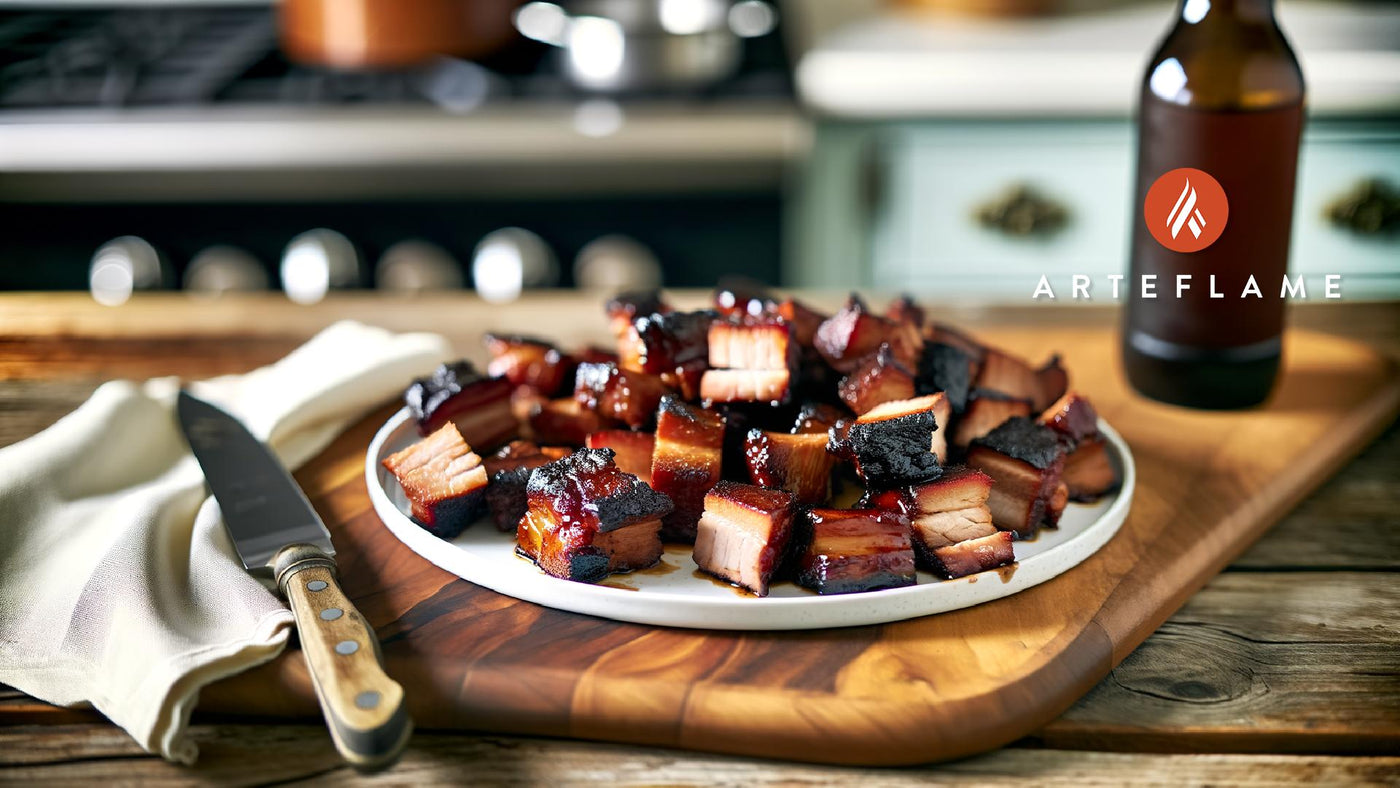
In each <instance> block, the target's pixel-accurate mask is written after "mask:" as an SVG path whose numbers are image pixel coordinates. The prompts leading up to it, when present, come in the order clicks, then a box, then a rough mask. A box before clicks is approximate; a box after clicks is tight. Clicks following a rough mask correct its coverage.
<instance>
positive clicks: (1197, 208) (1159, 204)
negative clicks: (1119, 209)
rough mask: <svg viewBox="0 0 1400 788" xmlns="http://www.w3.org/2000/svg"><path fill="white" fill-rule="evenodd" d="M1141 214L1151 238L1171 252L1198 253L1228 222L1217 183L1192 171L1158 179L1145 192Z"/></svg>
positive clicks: (1226, 205)
mask: <svg viewBox="0 0 1400 788" xmlns="http://www.w3.org/2000/svg"><path fill="white" fill-rule="evenodd" d="M1142 210H1143V220H1144V221H1146V222H1147V228H1148V230H1150V231H1151V232H1152V237H1153V238H1156V239H1157V243H1160V244H1161V245H1163V246H1165V247H1167V248H1168V249H1170V250H1172V251H1173V252H1199V251H1200V250H1202V249H1204V248H1206V247H1207V246H1210V245H1211V244H1213V243H1215V241H1216V239H1217V238H1219V237H1220V233H1221V232H1222V231H1224V229H1225V222H1226V220H1228V219H1229V218H1230V203H1229V201H1228V200H1227V199H1226V198H1225V189H1224V188H1222V187H1221V186H1220V182H1219V181H1217V180H1216V179H1215V178H1212V177H1211V176H1210V174H1209V173H1207V172H1205V171H1204V170H1197V169H1194V168H1192V167H1179V168H1177V169H1175V170H1172V171H1170V172H1168V173H1166V174H1164V175H1163V176H1162V177H1160V178H1158V179H1157V181H1156V182H1155V183H1153V184H1152V188H1150V189H1148V190H1147V200H1146V201H1145V202H1144V204H1143V207H1142Z"/></svg>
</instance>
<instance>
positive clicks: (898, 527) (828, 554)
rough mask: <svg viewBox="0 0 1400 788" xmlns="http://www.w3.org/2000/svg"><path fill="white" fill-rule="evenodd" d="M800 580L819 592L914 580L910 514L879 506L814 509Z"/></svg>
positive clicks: (845, 591) (799, 568)
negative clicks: (881, 509)
mask: <svg viewBox="0 0 1400 788" xmlns="http://www.w3.org/2000/svg"><path fill="white" fill-rule="evenodd" d="M797 582H798V584H800V585H802V586H805V587H807V588H810V589H812V590H814V591H816V592H817V593H819V594H849V593H853V592H858V591H874V590H876V589H880V588H898V587H900V586H911V585H914V582H915V571H914V548H913V545H912V544H911V543H910V541H909V520H908V519H907V518H906V517H905V516H904V515H901V514H897V513H895V512H888V511H880V510H875V509H813V510H811V512H809V513H808V516H807V524H806V533H805V534H804V544H803V549H802V550H801V552H800V553H799V554H798V557H797Z"/></svg>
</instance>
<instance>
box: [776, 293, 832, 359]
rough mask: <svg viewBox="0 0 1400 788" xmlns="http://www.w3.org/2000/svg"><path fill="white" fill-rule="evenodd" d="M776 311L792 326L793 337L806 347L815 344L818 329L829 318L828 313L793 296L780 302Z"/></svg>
mask: <svg viewBox="0 0 1400 788" xmlns="http://www.w3.org/2000/svg"><path fill="white" fill-rule="evenodd" d="M774 311H775V312H776V313H777V314H778V315H779V316H781V317H782V318H783V319H784V320H786V321H787V322H788V325H790V326H792V338H793V339H794V340H796V342H797V344H798V345H800V346H802V347H804V348H810V347H812V346H813V343H814V342H815V341H816V338H817V329H818V328H819V327H820V326H821V324H822V322H823V321H825V320H826V319H827V316H826V315H823V314H822V313H820V312H818V311H816V310H815V309H812V308H811V307H809V306H807V305H806V304H804V303H802V302H801V301H797V300H794V299H791V298H789V299H786V300H784V301H782V302H781V303H779V304H778V305H777V306H776V307H774Z"/></svg>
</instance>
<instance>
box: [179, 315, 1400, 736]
mask: <svg viewBox="0 0 1400 788" xmlns="http://www.w3.org/2000/svg"><path fill="white" fill-rule="evenodd" d="M981 336H982V337H983V338H985V339H986V340H987V341H989V342H991V343H994V344H998V345H1001V346H1004V347H1007V348H1009V349H1012V350H1015V351H1018V352H1020V353H1023V354H1025V355H1027V356H1029V357H1031V358H1033V359H1040V358H1042V357H1044V356H1045V355H1046V354H1048V353H1049V352H1051V351H1056V350H1057V351H1059V352H1061V353H1062V354H1063V355H1064V357H1065V360H1066V364H1067V366H1068V367H1069V369H1070V371H1071V382H1072V386H1073V388H1075V389H1077V390H1079V391H1082V392H1085V393H1087V394H1089V395H1090V397H1091V398H1092V399H1093V400H1094V402H1095V403H1096V404H1097V406H1098V408H1099V411H1100V412H1101V413H1102V414H1103V416H1104V417H1105V418H1107V419H1108V421H1109V422H1110V423H1112V424H1113V425H1114V426H1115V427H1117V429H1118V430H1119V431H1120V432H1121V433H1122V435H1123V437H1124V438H1125V439H1127V441H1128V443H1129V445H1130V446H1132V448H1133V452H1134V455H1135V457H1136V459H1137V464H1138V474H1139V486H1138V491H1137V495H1136V499H1135V500H1134V502H1133V510H1132V513H1131V515H1130V516H1129V518H1128V521H1127V523H1126V524H1125V525H1124V526H1123V528H1122V530H1121V531H1120V532H1119V533H1118V534H1117V536H1115V537H1114V538H1113V540H1111V541H1110V542H1109V543H1108V545H1107V546H1105V547H1104V548H1103V549H1102V550H1101V551H1100V552H1099V553H1097V554H1096V555H1094V556H1093V557H1091V558H1090V559H1089V560H1087V561H1085V562H1084V563H1083V564H1081V565H1080V566H1079V567H1077V568H1075V569H1073V570H1071V571H1069V572H1067V573H1066V574H1064V575H1062V576H1060V577H1058V578H1056V579H1054V580H1052V581H1050V582H1047V583H1045V584H1043V585H1040V586H1037V587H1035V588H1032V589H1030V590H1028V591H1025V592H1023V593H1021V594H1018V595H1015V596H1012V597H1009V598H1006V599H1002V600H999V601H996V602H992V603H989V604H985V605H982V606H979V607H975V608H970V609H966V610H960V611H955V612H951V613H944V614H941V615H936V616H930V617H927V618H923V619H916V620H912V621H905V622H900V623H896V624H886V625H881V626H868V627H854V628H847V629H838V630H826V631H814V632H776V633H754V632H748V633H735V632H705V631H694V630H678V629H665V628H656V627H648V626H640V625H634V624H620V623H614V622H611V621H608V620H604V619H598V618H592V617H588V616H581V615H576V614H572V613H564V612H559V611H555V610H550V609H546V608H542V607H538V606H536V605H533V604H529V603H525V602H519V601H516V600H514V599H511V598H508V597H504V596H501V595H499V594H497V593H495V592H492V591H488V590H486V589H483V588H479V587H476V586H474V585H471V584H469V583H467V582H465V581H462V580H459V579H457V578H455V577H454V576H451V575H449V574H447V573H445V572H443V571H441V570H439V569H437V568H435V567H433V566H432V565H430V564H429V563H427V562H426V561H424V560H422V559H420V558H418V557H417V556H416V555H414V554H413V553H412V552H410V551H409V550H408V548H406V547H404V546H403V545H401V544H400V543H398V542H397V541H396V540H395V539H394V538H393V536H392V535H391V534H390V533H389V532H388V530H387V529H385V528H384V527H383V525H382V524H381V523H380V522H379V521H378V519H377V518H376V516H375V514H374V513H373V511H371V509H370V502H369V499H368V497H367V495H366V492H365V483H364V475H363V469H364V452H365V448H366V446H367V445H368V443H369V440H370V438H371V436H372V435H373V434H374V432H375V430H376V429H377V428H378V426H379V425H380V424H381V423H382V422H383V420H384V419H385V418H387V417H388V416H389V414H391V413H392V412H393V411H394V410H395V409H396V408H397V404H392V405H389V404H386V406H385V408H383V409H382V410H380V411H379V412H378V413H376V414H374V415H373V416H371V417H370V418H369V419H367V420H366V421H365V422H363V423H362V424H360V425H358V426H356V427H355V428H353V429H351V430H350V431H349V432H347V433H346V434H345V435H344V436H342V437H341V438H340V439H339V440H337V441H336V443H335V444H334V445H332V446H331V447H330V448H328V449H327V450H326V452H325V453H324V454H323V455H322V456H321V457H319V458H318V459H316V460H315V461H313V462H312V463H311V464H310V465H308V466H307V467H306V468H304V469H303V470H302V471H301V472H299V473H298V474H297V478H298V480H299V481H300V482H301V483H302V484H303V486H304V487H305V488H306V491H307V493H308V495H309V496H310V498H311V500H312V502H313V503H314V504H315V506H316V508H317V509H318V510H319V511H320V512H321V513H322V515H323V516H324V518H325V520H326V522H327V523H328V524H329V525H330V528H331V533H332V535H333V537H334V540H335V545H336V549H337V550H338V551H339V553H340V566H341V573H342V576H343V580H344V585H345V587H346V590H347V592H348V593H349V594H350V595H351V597H352V598H353V599H354V600H355V602H356V604H357V605H358V606H359V607H360V610H361V611H362V612H364V614H365V615H366V616H367V617H368V619H369V620H370V622H371V623H372V624H373V625H374V626H375V627H376V629H377V630H378V632H379V635H380V637H381V639H382V641H383V648H384V654H385V657H386V661H387V665H388V670H389V672H390V673H391V674H392V675H393V676H394V677H395V678H397V679H398V680H399V681H401V682H403V684H404V686H405V688H406V690H407V692H408V697H409V705H410V707H411V709H412V712H413V714H414V716H415V718H416V720H417V721H418V724H419V727H420V728H467V729H475V730H482V731H500V732H513V733H527V734H540V735H547V736H569V737H578V738H586V739H605V740H616V741H626V742H636V743H644V744H655V745H664V746H673V747H683V748H692V749H700V750H713V751H719V752H730V753H740V754H745V755H756V756H768V757H777V758H789V759H797V760H806V761H822V762H832V763H860V764H905V763H915V762H923V761H930V760H936V759H945V758H953V757H957V756H961V755H967V754H970V753H974V752H978V751H982V750H988V749H992V748H995V747H998V746H1000V745H1002V744H1005V743H1007V742H1009V741H1012V740H1014V739H1017V738H1019V737H1021V736H1024V735H1026V734H1029V733H1032V732H1034V731H1035V730H1037V729H1038V728H1039V727H1041V726H1042V725H1044V724H1046V723H1047V722H1049V721H1050V720H1052V719H1054V718H1055V717H1056V716H1058V715H1059V714H1061V713H1062V712H1063V711H1064V710H1065V709H1066V708H1068V707H1069V706H1070V704H1071V703H1073V702H1074V701H1075V700H1076V699H1077V698H1078V697H1080V695H1082V694H1083V693H1084V692H1086V691H1087V690H1088V689H1090V688H1091V687H1093V686H1094V685H1095V684H1096V683H1097V682H1098V681H1099V680H1100V679H1102V678H1103V677H1104V676H1105V675H1106V674H1107V673H1108V671H1109V670H1110V669H1112V667H1113V666H1114V665H1116V664H1117V663H1118V662H1119V661H1121V660H1122V659H1123V658H1124V657H1125V656H1126V655H1127V654H1128V653H1129V652H1130V651H1132V649H1133V648H1134V647H1136V646H1137V645H1138V644H1139V643H1141V642H1142V641H1143V639H1144V638H1146V637H1147V635H1148V634H1150V633H1151V632H1152V631H1153V630H1154V629H1156V627H1157V626H1159V625H1160V624H1161V623H1162V622H1163V621H1164V620H1165V619H1166V618H1167V617H1168V616H1169V615H1171V614H1172V613H1173V612H1174V611H1175V610H1176V609H1177V608H1178V607H1179V606H1180V605H1181V604H1182V602H1183V601H1184V600H1186V599H1187V598H1188V597H1189V596H1190V595H1191V594H1192V593H1194V592H1195V591H1196V590H1197V589H1199V588H1200V587H1201V586H1202V585H1203V584H1204V583H1205V582H1206V581H1207V580H1208V579H1209V578H1211V577H1212V576H1213V575H1215V574H1216V573H1217V572H1219V571H1220V570H1221V569H1222V568H1223V567H1224V566H1225V565H1226V564H1227V563H1228V562H1229V561H1230V560H1231V559H1232V558H1233V557H1235V556H1236V555H1238V554H1239V553H1240V552H1242V551H1243V550H1244V549H1245V548H1246V547H1247V546H1249V545H1250V544H1251V543H1253V542H1254V541H1255V540H1256V539H1257V538H1258V537H1259V536H1260V535H1261V534H1262V533H1263V532H1264V531H1265V530H1267V529H1268V528H1269V527H1270V526H1271V525H1272V524H1273V523H1274V522H1275V521H1277V520H1278V519H1279V518H1280V517H1281V516H1282V515H1283V514H1284V513H1285V512H1287V511H1288V510H1289V509H1291V508H1292V507H1293V506H1295V505H1296V504H1297V503H1298V502H1299V501H1300V500H1301V499H1302V498H1303V496H1305V495H1306V494H1307V493H1308V492H1309V491H1311V490H1312V489H1314V488H1315V487H1316V486H1317V485H1318V484H1319V483H1321V482H1322V481H1323V480H1324V479H1326V478H1327V477H1328V476H1329V475H1331V474H1332V473H1334V472H1335V471H1336V470H1337V469H1338V468H1339V467H1340V466H1341V464H1342V463H1343V462H1344V461H1345V460H1347V459H1348V458H1350V457H1351V456H1353V455H1354V454H1356V453H1357V452H1358V451H1359V450H1360V449H1361V448H1362V447H1363V446H1364V445H1365V444H1366V443H1367V442H1369V441H1370V440H1371V439H1372V438H1373V437H1374V436H1375V435H1376V434H1377V433H1378V431H1379V430H1380V429H1382V428H1383V427H1384V426H1385V425H1387V424H1388V423H1390V421H1391V420H1392V419H1393V418H1394V417H1395V414H1396V412H1397V409H1400V375H1398V374H1397V370H1396V368H1395V365H1394V364H1393V363H1392V362H1390V361H1389V360H1387V359H1385V358H1383V357H1381V356H1380V355H1378V354H1377V353H1375V352H1374V351H1372V350H1371V349H1369V348H1367V347H1365V346H1362V345H1359V344H1356V343H1352V342H1349V341H1346V340H1342V339H1338V338H1334V337H1329V336H1326V335H1321V334H1313V333H1306V332H1300V331H1294V332H1291V333H1290V335H1289V337H1288V339H1287V344H1286V373H1285V375H1284V377H1283V379H1282V382H1281V384H1280V388H1279V390H1278V391H1277V392H1276V394H1275V396H1274V397H1273V399H1272V400H1271V402H1270V403H1269V405H1268V406H1267V407H1265V408H1263V409H1260V410H1255V411H1250V412H1242V413H1205V412H1194V411H1188V410H1184V409H1179V408H1173V407H1170V406H1164V405H1159V404H1156V403H1152V402H1149V401H1146V400H1143V399H1141V398H1139V397H1137V396H1135V395H1133V394H1131V393H1130V392H1129V391H1128V389H1127V386H1126V384H1125V382H1124V381H1123V380H1122V378H1121V375H1120V373H1119V371H1118V365H1117V361H1116V355H1117V353H1116V336H1115V334H1114V332H1111V331H1105V330H1103V329H1095V330H1088V329H1055V330H1040V331H1036V330H1030V329H1015V330H1005V331H986V332H982V333H981ZM989 577H991V575H989ZM1181 668H1182V675H1183V677H1186V676H1189V675H1190V671H1191V666H1190V665H1182V666H1181ZM201 709H202V710H206V711H209V710H212V711H223V712H236V713H252V714H273V715H305V716H312V715H317V714H318V711H317V709H316V705H315V701H314V695H313V691H312V689H311V684H310V682H309V680H308V679H307V675H306V669H305V665H304V662H303V660H302V658H301V655H300V654H299V653H297V652H296V651H289V652H288V653H286V654H284V655H282V656H281V657H279V658H278V659H277V660H275V661H273V662H271V663H269V664H268V665H266V666H264V667H262V668H259V669H257V670H254V671H250V672H247V673H244V674H241V675H239V676H235V677H233V678H232V679H229V680H226V681H224V682H222V683H220V684H216V685H214V686H212V687H210V688H208V689H207V690H206V691H205V693H204V702H203V703H202V704H201Z"/></svg>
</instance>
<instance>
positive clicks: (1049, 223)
mask: <svg viewBox="0 0 1400 788" xmlns="http://www.w3.org/2000/svg"><path fill="white" fill-rule="evenodd" d="M973 215H974V216H975V217H976V219H977V223H978V224H979V225H981V226H982V227H984V228H986V229H988V230H995V231H997V232H1000V233H1002V234H1004V235H1012V236H1032V235H1039V236H1049V235H1053V234H1054V233H1055V232H1056V231H1058V230H1059V229H1060V228H1062V227H1064V226H1065V224H1067V223H1068V221H1069V209H1068V208H1066V207H1065V206H1064V205H1063V204H1062V203H1060V202H1059V201H1057V200H1054V199H1052V198H1050V197H1047V196H1046V195H1044V194H1042V193H1041V192H1040V191H1039V190H1037V189H1036V188H1034V187H1033V186H1030V185H1028V184H1024V183H1018V184H1014V185H1012V186H1011V187H1009V188H1007V189H1006V190H1005V191H1004V192H1003V193H1002V194H1001V195H999V196H997V197H994V198H992V199H991V200H988V201H987V202H985V203H982V204H981V205H979V206H977V208H976V209H975V210H974V212H973Z"/></svg>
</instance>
